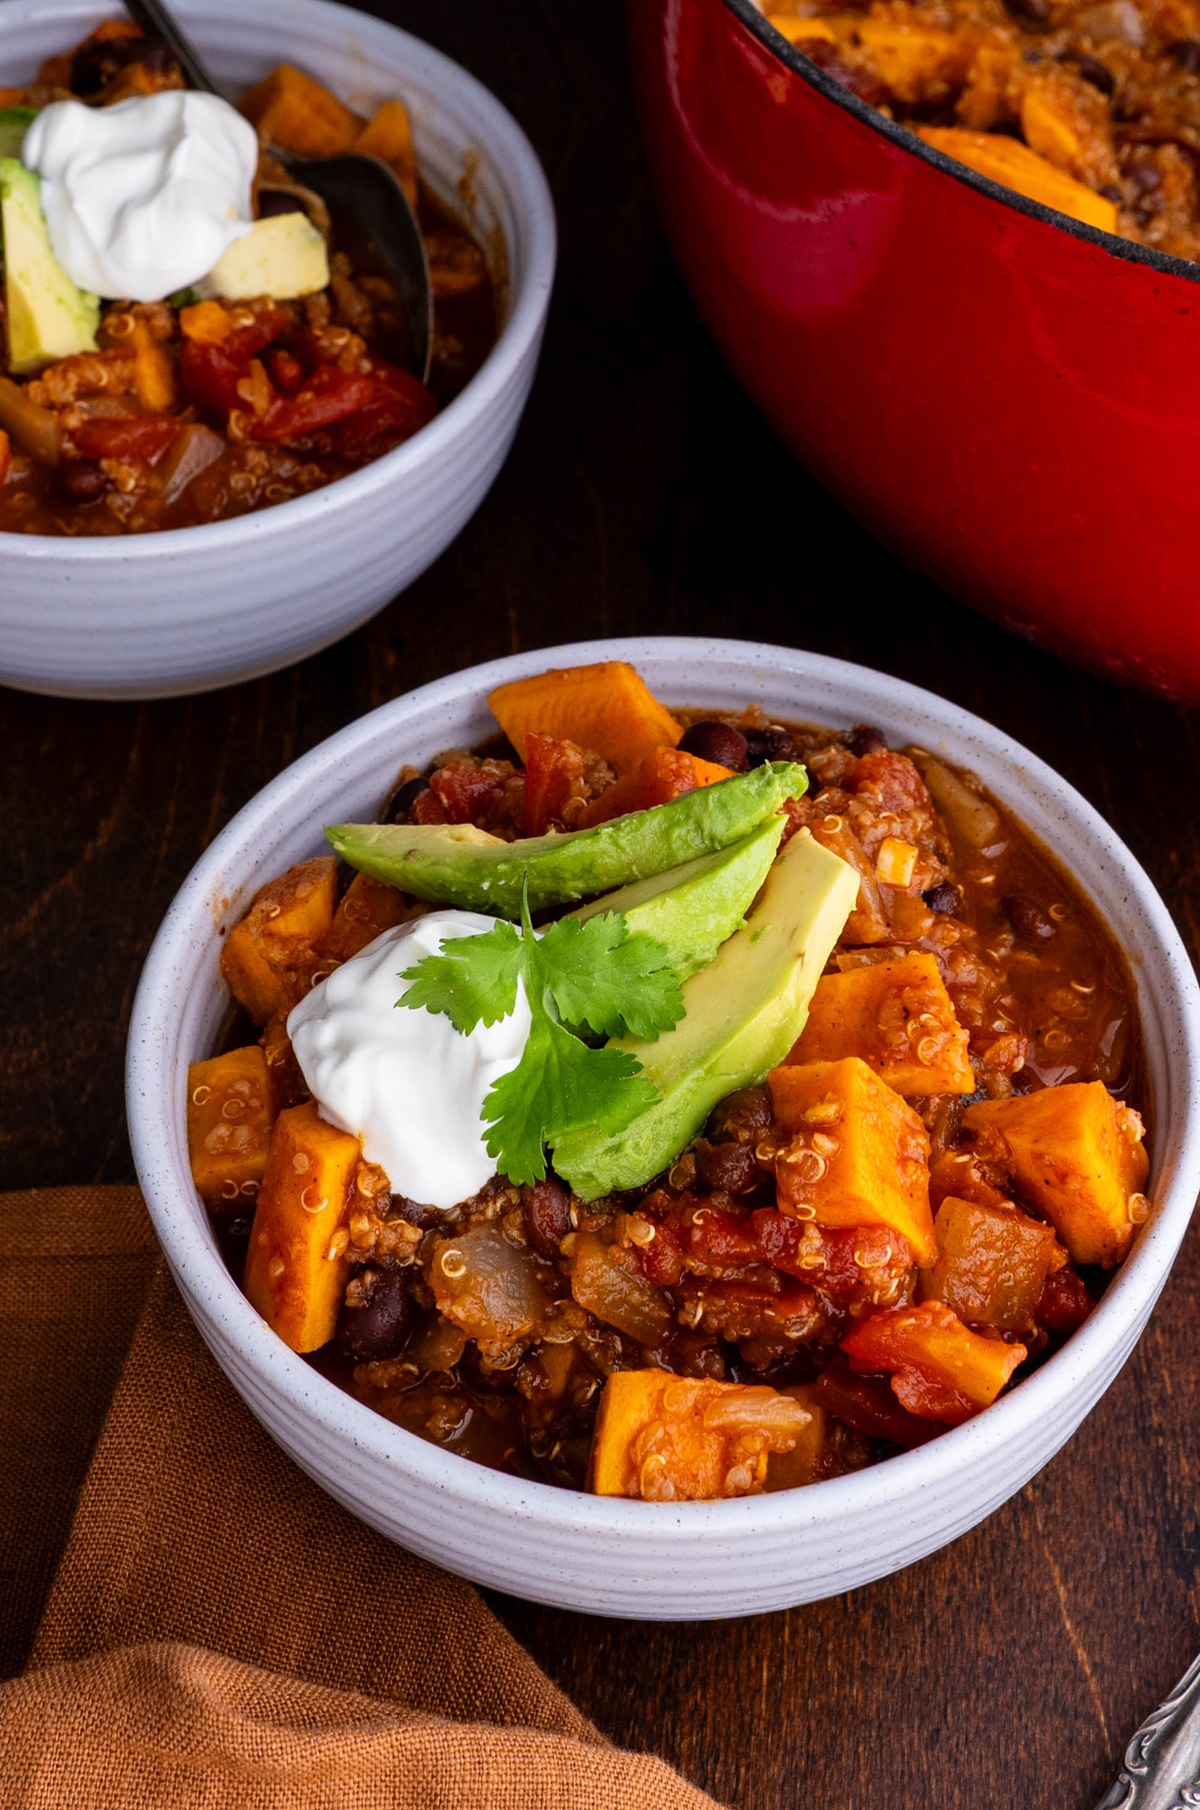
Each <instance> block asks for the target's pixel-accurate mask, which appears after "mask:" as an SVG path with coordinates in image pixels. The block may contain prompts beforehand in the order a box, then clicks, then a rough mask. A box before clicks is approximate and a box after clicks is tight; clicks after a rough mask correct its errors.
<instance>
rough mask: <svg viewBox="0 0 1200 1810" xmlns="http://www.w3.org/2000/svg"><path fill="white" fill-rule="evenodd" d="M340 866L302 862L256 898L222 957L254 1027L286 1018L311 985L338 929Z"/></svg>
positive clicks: (321, 859) (327, 859)
mask: <svg viewBox="0 0 1200 1810" xmlns="http://www.w3.org/2000/svg"><path fill="white" fill-rule="evenodd" d="M336 875H337V863H336V862H335V861H334V859H333V856H332V855H318V856H317V858H316V859H315V860H313V861H301V862H300V863H299V865H298V866H296V867H290V868H289V869H288V871H287V873H285V874H281V875H280V877H279V879H277V880H271V881H270V882H269V883H268V884H267V885H266V886H264V887H262V888H261V890H260V891H258V892H257V893H255V895H254V901H253V903H252V905H251V907H250V909H249V911H248V912H247V913H246V915H245V917H244V918H243V919H242V921H241V923H240V924H238V925H236V926H235V927H234V929H232V930H231V931H230V933H229V935H228V936H227V937H226V939H225V947H224V948H223V949H222V951H221V973H222V974H223V975H224V977H225V982H226V985H227V986H228V988H229V990H230V992H231V993H232V994H233V996H234V998H235V999H236V1000H237V1001H238V1003H239V1005H243V1006H245V1008H246V1010H247V1012H249V1014H250V1016H251V1018H253V1020H254V1022H255V1024H259V1025H263V1024H266V1022H267V1020H268V1019H269V1018H276V1017H279V1016H281V1015H286V1014H287V1013H288V1012H290V1011H291V1009H292V1007H293V1006H294V1005H295V1004H296V1001H297V1000H298V999H301V998H303V996H304V994H305V993H306V992H307V991H308V989H309V987H310V986H311V985H312V978H313V974H314V972H315V970H316V968H317V967H318V966H319V963H320V956H319V953H318V952H319V949H320V947H321V945H322V944H323V943H324V941H325V938H326V937H327V936H328V935H329V931H330V928H331V926H332V924H333V906H334V897H335V893H336V887H337V879H336Z"/></svg>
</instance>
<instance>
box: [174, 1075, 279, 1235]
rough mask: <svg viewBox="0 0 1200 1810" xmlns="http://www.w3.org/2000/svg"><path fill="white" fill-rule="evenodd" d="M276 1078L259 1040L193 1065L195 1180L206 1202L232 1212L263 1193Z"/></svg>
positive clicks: (190, 1125) (190, 1116)
mask: <svg viewBox="0 0 1200 1810" xmlns="http://www.w3.org/2000/svg"><path fill="white" fill-rule="evenodd" d="M271 1102H272V1089H271V1076H270V1071H269V1069H268V1067H267V1061H266V1057H265V1056H264V1054H263V1052H262V1050H261V1049H259V1047H258V1045H257V1044H254V1043H252V1044H250V1046H249V1047H248V1048H246V1049H240V1050H227V1051H226V1052H225V1054H224V1055H223V1056H213V1057H212V1058H211V1060H209V1061H208V1062H193V1063H192V1065H191V1067H190V1068H189V1069H188V1100H187V1134H188V1157H189V1159H190V1161H191V1165H192V1180H193V1181H194V1182H195V1184H196V1191H197V1193H198V1194H199V1196H200V1198H201V1200H202V1201H204V1203H205V1205H206V1206H209V1207H213V1208H215V1209H216V1210H217V1211H218V1212H219V1211H221V1210H222V1209H223V1210H224V1211H226V1212H228V1211H229V1210H230V1209H231V1208H232V1207H233V1206H234V1204H235V1203H238V1202H240V1203H241V1204H242V1205H245V1203H246V1202H247V1201H250V1200H253V1199H254V1197H255V1195H256V1194H257V1193H258V1190H259V1184H260V1183H261V1181H262V1178H263V1175H264V1173H265V1171H266V1167H267V1152H268V1150H269V1149H270V1145H271V1126H272V1123H273V1121H274V1117H275V1114H274V1111H273V1110H272V1103H271Z"/></svg>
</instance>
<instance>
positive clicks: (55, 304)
mask: <svg viewBox="0 0 1200 1810" xmlns="http://www.w3.org/2000/svg"><path fill="white" fill-rule="evenodd" d="M0 238H2V240H3V261H4V312H5V337H6V339H7V343H8V357H7V366H8V369H9V370H10V371H11V372H12V373H13V374H14V375H15V376H18V377H24V376H28V375H29V374H30V373H31V372H34V371H40V370H41V369H42V366H43V365H47V364H51V363H53V362H54V361H55V360H56V359H59V358H69V357H70V356H71V354H72V353H75V352H94V351H95V350H96V328H97V326H98V325H99V321H100V303H99V300H98V298H97V297H96V296H94V295H88V294H87V293H86V292H85V291H84V290H82V289H77V288H76V286H75V284H74V283H73V282H72V281H71V279H70V277H69V276H68V275H67V273H66V271H65V270H64V269H63V267H62V265H61V264H60V263H59V261H58V259H57V258H56V257H55V255H54V249H53V247H52V246H51V244H50V234H49V232H48V230H47V227H46V220H45V216H44V215H43V213H42V185H41V183H40V182H39V181H38V179H37V177H36V176H35V175H34V174H33V172H32V171H31V170H27V169H25V168H24V166H23V165H21V164H19V163H18V162H17V160H16V158H15V157H0Z"/></svg>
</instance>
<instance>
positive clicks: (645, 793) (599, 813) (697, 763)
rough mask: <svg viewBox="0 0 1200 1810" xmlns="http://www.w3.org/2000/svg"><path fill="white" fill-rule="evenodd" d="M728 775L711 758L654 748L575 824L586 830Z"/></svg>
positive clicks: (663, 802)
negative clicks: (705, 758) (701, 758)
mask: <svg viewBox="0 0 1200 1810" xmlns="http://www.w3.org/2000/svg"><path fill="white" fill-rule="evenodd" d="M732 778H733V773H732V771H731V769H730V768H729V767H720V766H718V765H717V763H716V762H715V761H711V760H700V759H699V757H698V756H697V755H695V754H684V753H682V752H681V751H680V749H678V748H655V749H654V750H653V752H652V753H650V754H647V755H646V756H645V758H644V759H642V760H641V761H639V762H638V764H637V766H636V767H633V768H631V769H630V771H629V772H628V773H625V774H623V775H622V777H621V778H620V779H618V780H617V782H616V784H615V785H612V786H609V788H608V790H607V791H606V792H601V794H600V796H599V797H598V798H594V799H593V800H592V802H591V804H589V805H587V806H586V807H585V808H584V810H583V811H581V812H580V815H579V827H580V828H581V829H588V828H590V826H591V825H592V824H594V823H609V822H610V821H611V820H612V819H613V818H614V817H624V816H625V814H626V812H628V811H649V810H651V809H652V808H653V807H654V806H655V805H656V804H667V803H668V802H669V800H670V799H672V798H681V797H682V796H683V794H684V793H685V792H694V791H695V790H696V788H697V786H715V785H716V784H717V783H718V781H720V780H722V779H732Z"/></svg>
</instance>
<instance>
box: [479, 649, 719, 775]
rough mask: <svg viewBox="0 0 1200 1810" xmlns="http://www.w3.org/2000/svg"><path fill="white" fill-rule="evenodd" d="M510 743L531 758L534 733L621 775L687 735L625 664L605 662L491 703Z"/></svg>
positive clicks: (508, 689) (533, 682)
mask: <svg viewBox="0 0 1200 1810" xmlns="http://www.w3.org/2000/svg"><path fill="white" fill-rule="evenodd" d="M488 703H489V704H490V705H491V707H492V713H493V715H494V716H495V718H496V721H497V722H498V723H499V725H500V727H501V728H502V729H503V731H504V733H505V735H507V737H508V739H509V741H510V742H511V743H512V745H513V747H514V748H515V749H516V751H517V753H518V754H519V755H520V757H521V759H522V760H524V758H525V737H526V736H527V735H528V734H529V732H530V731H531V730H533V729H536V730H537V731H538V732H539V733H540V734H542V735H552V736H553V737H554V739H555V740H556V741H560V742H575V743H576V744H577V745H578V746H579V747H580V748H588V749H590V750H591V752H592V753H593V754H599V755H600V756H601V757H602V758H603V759H604V760H606V761H607V762H608V764H609V766H610V767H612V768H613V770H614V772H616V773H617V774H618V775H619V774H622V773H626V772H628V771H629V769H630V767H635V766H636V765H637V764H638V762H639V761H640V760H642V759H643V758H644V757H645V756H646V755H647V754H650V753H652V752H653V751H654V749H655V748H674V747H675V745H676V744H677V743H678V741H679V738H680V737H681V736H682V734H683V725H682V723H677V722H676V721H675V718H674V717H673V716H672V715H671V713H670V711H669V710H667V709H666V708H665V706H664V705H662V704H660V703H659V702H658V699H657V698H656V697H654V695H653V694H652V693H651V691H650V690H649V688H648V686H647V685H646V682H645V680H644V679H643V678H642V677H641V674H640V673H638V672H637V671H636V670H635V669H634V668H633V667H632V666H630V665H629V664H628V662H627V661H625V660H600V661H597V662H596V663H595V664H594V665H592V666H568V667H561V668H556V669H555V670H553V671H551V672H544V673H538V674H536V675H535V676H534V677H533V678H529V679H514V680H513V682H512V684H511V685H501V686H499V687H498V688H497V690H495V691H493V692H492V694H491V696H490V697H489V698H488Z"/></svg>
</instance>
